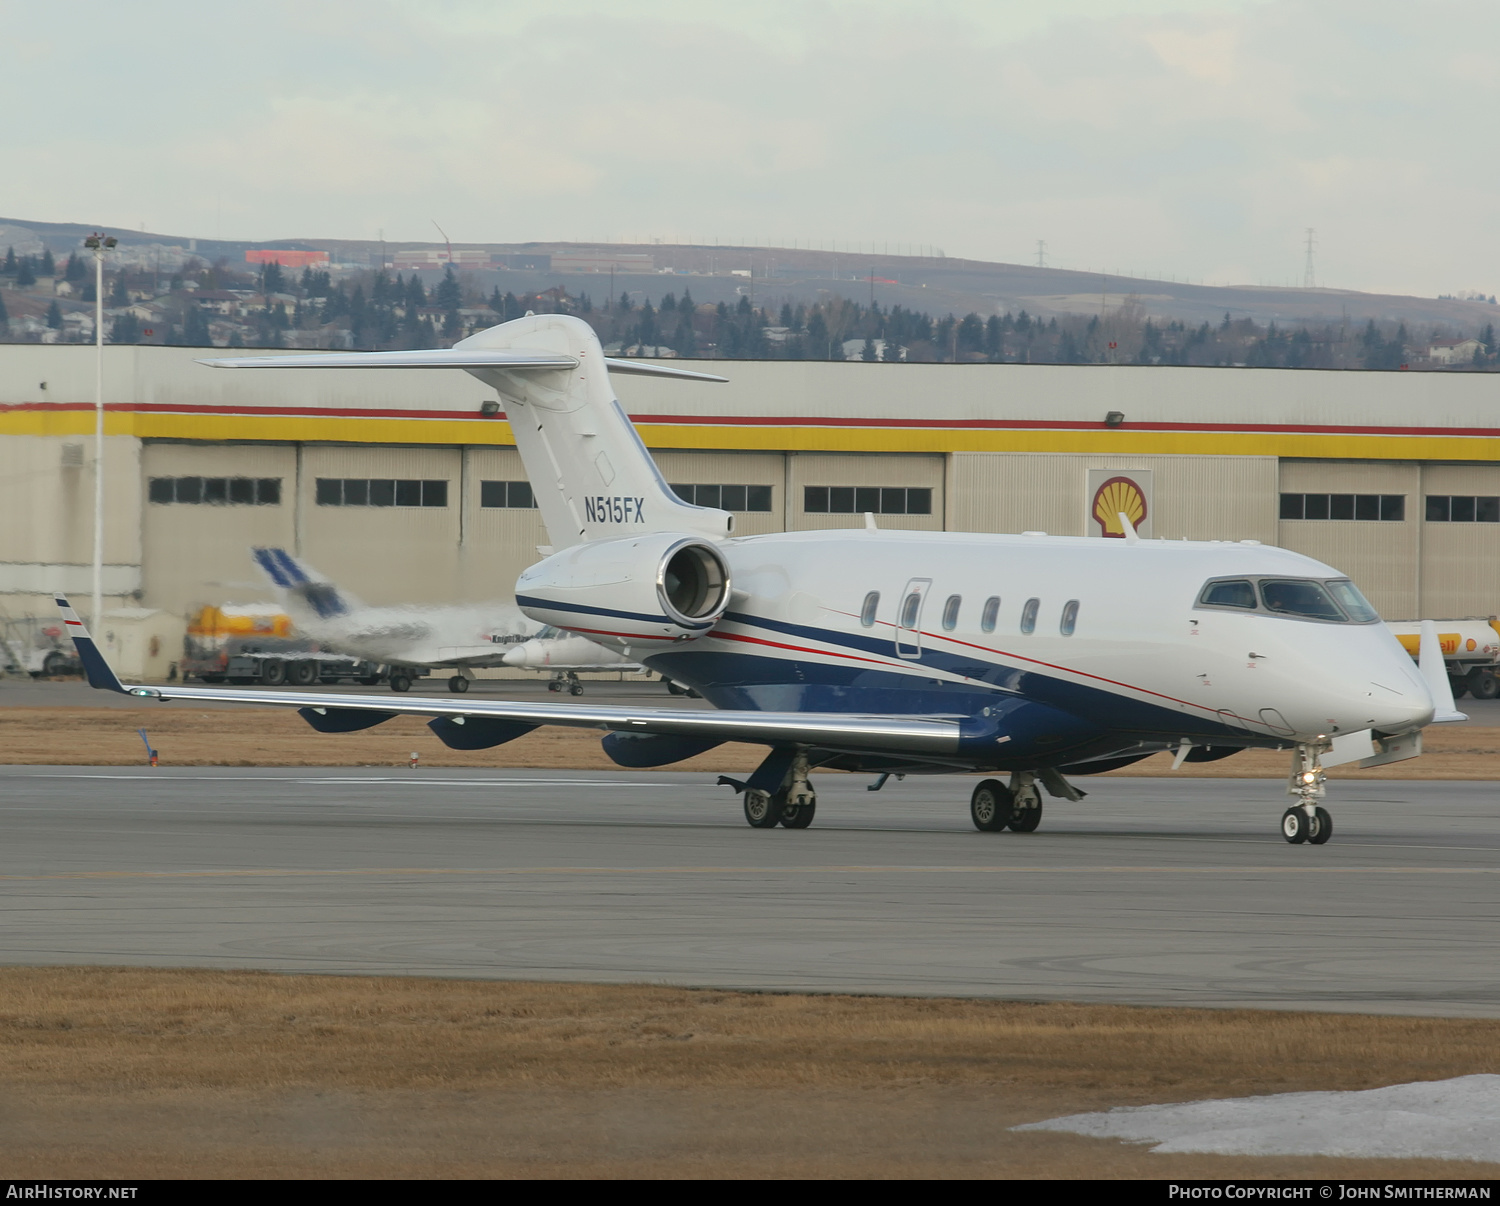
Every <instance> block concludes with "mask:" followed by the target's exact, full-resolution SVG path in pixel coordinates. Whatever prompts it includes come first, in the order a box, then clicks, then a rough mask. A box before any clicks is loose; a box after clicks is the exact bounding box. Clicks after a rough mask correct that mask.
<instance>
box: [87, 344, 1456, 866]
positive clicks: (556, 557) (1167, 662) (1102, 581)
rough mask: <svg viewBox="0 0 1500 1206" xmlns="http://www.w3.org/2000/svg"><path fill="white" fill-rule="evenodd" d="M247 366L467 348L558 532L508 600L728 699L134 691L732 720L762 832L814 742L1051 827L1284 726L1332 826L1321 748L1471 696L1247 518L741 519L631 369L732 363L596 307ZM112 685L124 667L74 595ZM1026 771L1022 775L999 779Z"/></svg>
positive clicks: (1306, 835)
mask: <svg viewBox="0 0 1500 1206" xmlns="http://www.w3.org/2000/svg"><path fill="white" fill-rule="evenodd" d="M208 363H211V364H217V365H222V366H226V367H237V368H243V367H253V368H278V369H288V370H293V371H305V370H311V369H322V368H433V367H453V368H462V369H465V370H467V371H468V372H470V373H472V374H473V375H474V376H476V377H478V378H479V379H481V380H482V381H485V382H487V383H488V384H490V385H491V386H493V387H494V388H495V389H496V390H497V392H498V393H499V395H500V399H501V402H502V403H503V405H504V407H505V411H506V415H507V418H508V419H509V422H510V427H511V430H512V432H513V433H514V438H515V440H516V445H517V448H518V450H519V451H520V454H521V457H522V459H523V461H524V463H525V465H526V470H527V473H528V475H529V476H530V478H531V482H532V486H533V489H534V491H535V497H536V501H537V504H538V506H539V507H540V509H541V512H542V519H543V521H544V522H545V524H546V526H547V530H548V534H549V537H550V539H551V541H552V545H553V548H554V549H555V550H556V551H555V552H553V553H552V554H551V555H550V556H548V557H546V558H545V559H544V560H542V561H540V562H539V563H538V564H536V565H533V566H532V567H530V568H529V569H527V570H526V571H525V572H524V573H523V574H522V575H521V576H520V579H519V580H518V582H517V585H516V601H517V603H518V605H519V606H520V608H521V609H522V610H523V611H524V612H525V614H526V615H527V616H529V617H530V618H531V619H533V620H536V621H537V622H539V623H544V624H549V625H552V626H555V627H557V628H560V629H565V630H568V631H570V632H574V633H577V634H579V635H582V636H586V637H588V638H589V639H591V640H595V641H600V642H604V643H607V644H609V645H610V646H612V647H613V648H615V649H617V650H619V651H620V653H621V654H622V655H623V656H625V657H630V658H638V659H639V660H641V661H642V662H643V663H644V664H645V665H647V666H649V667H650V668H651V669H653V670H657V671H660V672H661V673H663V674H664V675H667V676H669V677H670V678H671V679H672V680H674V681H675V682H677V683H680V684H683V685H685V686H690V687H694V688H696V689H697V690H698V691H699V692H700V693H701V694H702V695H703V697H704V698H705V699H707V700H708V701H709V702H710V703H712V704H713V705H714V707H715V708H716V709H719V710H716V711H710V710H698V711H694V710H672V709H664V708H630V709H626V708H611V707H602V706H589V705H585V704H574V703H555V704H521V703H509V702H499V701H484V702H480V701H466V702H464V703H458V702H457V701H454V700H443V699H416V698H410V699H403V700H401V701H400V702H399V703H392V702H389V701H387V700H383V699H381V700H376V699H372V698H371V697H369V696H361V695H350V694H337V693H319V694H312V695H307V694H298V693H293V692H286V693H282V694H280V695H278V694H276V693H273V692H262V691H255V692H247V691H235V690H227V689H213V688H179V687H173V686H166V687H155V686H152V687H135V688H131V689H130V690H131V691H132V693H134V694H137V695H145V696H154V697H156V698H160V699H214V700H227V701H236V702H244V703H256V704H264V703H266V702H274V703H282V704H287V705H290V706H295V707H298V708H299V709H300V711H301V715H302V716H303V717H304V719H306V720H307V721H308V723H309V724H311V725H312V726H313V727H314V728H316V729H319V730H322V731H325V732H350V731H354V730H357V729H363V728H368V727H371V726H373V725H376V724H380V723H382V722H383V721H385V720H388V719H390V717H392V716H394V715H396V714H397V713H413V714H418V715H426V716H430V717H432V719H431V720H430V722H429V725H430V727H431V728H432V729H433V731H434V732H435V733H436V734H437V735H438V736H439V737H440V738H441V739H442V740H443V741H445V742H446V743H448V744H449V745H450V746H454V747H457V748H463V749H482V748H487V747H490V746H495V745H499V744H501V743H503V742H507V741H512V740H515V739H516V738H519V737H522V736H524V735H525V734H527V733H529V732H530V731H531V730H533V729H535V728H536V727H538V726H539V725H543V724H558V725H570V726H575V727H586V728H595V729H603V730H606V733H607V735H606V736H605V737H604V739H603V745H604V748H605V750H606V752H607V753H608V754H609V756H610V757H611V758H612V759H613V760H614V761H615V762H616V763H618V764H620V765H622V766H631V767H650V766H663V765H667V764H670V763H674V762H678V761H681V760H682V759H685V758H688V757H691V756H693V755H695V754H700V753H703V752H705V751H707V750H710V749H713V748H714V747H715V746H717V745H719V744H721V743H723V742H725V741H747V742H753V743H758V744H761V745H764V746H766V747H768V752H767V754H766V757H765V759H764V761H763V762H762V763H761V764H760V766H759V768H758V769H757V770H756V771H755V772H754V773H753V774H752V775H751V776H750V777H749V779H748V780H746V781H744V782H740V781H737V780H733V779H729V778H727V777H721V779H720V782H721V783H724V784H727V785H729V786H731V787H733V788H734V789H735V791H736V792H737V793H738V794H739V795H740V796H741V799H742V805H743V809H744V815H745V819H746V820H747V821H748V822H749V823H750V824H751V825H753V826H755V827H757V828H771V827H774V826H776V825H778V824H779V825H782V826H784V827H786V828H789V829H800V828H803V827H805V826H807V825H808V824H809V823H810V822H811V821H812V818H813V813H814V809H815V807H816V796H815V794H814V791H813V787H812V784H811V781H810V774H811V772H812V771H813V770H815V769H816V768H819V767H829V768H837V769H841V770H854V771H868V772H874V773H876V774H878V775H879V776H880V778H879V779H878V780H877V781H876V783H875V784H874V785H873V786H874V787H876V788H878V787H880V786H881V785H882V784H884V782H885V781H886V779H888V778H889V777H890V775H892V774H917V773H922V774H942V773H954V772H960V773H979V774H982V775H985V776H986V777H985V778H983V779H982V780H981V781H980V782H979V783H978V785H977V786H976V787H975V788H974V790H973V792H972V794H971V795H970V801H969V812H970V818H971V820H972V821H973V823H974V825H975V826H976V827H977V828H979V829H981V830H991V831H993V830H1000V829H1006V828H1009V829H1011V830H1015V831H1021V832H1029V831H1031V830H1034V829H1036V828H1037V825H1038V823H1039V822H1040V820H1041V816H1042V793H1043V791H1045V792H1046V793H1047V794H1049V795H1050V796H1052V797H1054V798H1060V799H1064V800H1078V799H1080V798H1081V797H1082V795H1083V792H1082V791H1081V790H1079V788H1078V787H1077V786H1075V784H1074V783H1073V782H1071V781H1070V777H1076V776H1080V775H1088V774H1094V773H1098V772H1101V771H1107V770H1112V769H1115V768H1117V767H1121V766H1125V765H1128V764H1130V763H1132V762H1136V761H1139V760H1140V759H1142V758H1146V757H1148V756H1150V755H1151V754H1153V753H1157V752H1160V751H1172V752H1173V753H1174V754H1175V759H1176V761H1175V763H1174V766H1176V765H1180V764H1181V763H1182V762H1184V761H1194V762H1203V761H1213V760H1216V759H1219V758H1224V757H1227V756H1230V755H1232V754H1235V753H1237V752H1238V751H1240V750H1242V749H1245V748H1250V747H1269V748H1278V749H1285V750H1289V751H1290V754H1291V761H1292V767H1291V774H1290V776H1289V786H1288V791H1289V792H1290V794H1291V795H1292V796H1293V797H1294V803H1293V805H1292V806H1291V807H1290V808H1288V809H1287V810H1286V811H1285V812H1284V813H1283V815H1282V819H1281V830H1282V834H1283V836H1284V837H1285V838H1286V839H1287V841H1289V842H1292V843H1303V842H1311V843H1313V844H1321V843H1323V842H1326V841H1327V840H1328V838H1329V836H1330V834H1331V833H1332V820H1331V818H1330V816H1329V814H1328V812H1327V810H1326V809H1325V808H1324V807H1323V806H1322V804H1321V803H1320V801H1321V800H1322V798H1323V796H1324V791H1325V787H1324V771H1325V768H1327V767H1329V766H1335V765H1339V764H1342V763H1349V762H1359V763H1360V764H1361V765H1364V766H1372V765H1379V764H1382V763H1387V762H1394V761H1397V760H1400V759H1403V758H1409V757H1414V756H1415V755H1416V754H1418V753H1420V752H1421V735H1420V731H1421V729H1422V728H1423V727H1424V726H1425V725H1427V724H1430V723H1432V722H1433V720H1434V719H1438V720H1451V719H1462V717H1461V716H1459V714H1458V713H1457V712H1455V710H1454V707H1453V700H1452V695H1451V692H1450V690H1449V687H1448V679H1447V675H1446V674H1445V673H1444V669H1443V662H1442V654H1441V651H1440V650H1439V648H1438V645H1437V638H1436V631H1435V629H1432V628H1431V626H1430V625H1424V629H1423V634H1422V638H1421V649H1420V658H1419V664H1420V670H1419V668H1418V667H1417V666H1414V665H1413V664H1412V661H1411V659H1410V658H1409V657H1408V656H1407V654H1406V653H1405V651H1404V650H1403V649H1402V648H1401V646H1400V645H1399V644H1398V643H1397V641H1396V639H1395V637H1393V636H1392V635H1391V633H1390V632H1389V631H1388V630H1387V629H1386V627H1385V625H1383V624H1382V623H1380V620H1379V617H1378V616H1377V615H1376V614H1375V612H1374V611H1373V610H1372V609H1371V607H1370V605H1369V604H1368V603H1367V602H1366V601H1365V600H1364V599H1363V597H1362V596H1361V595H1360V593H1359V591H1358V590H1357V589H1356V588H1355V586H1354V584H1353V583H1352V582H1350V581H1349V579H1348V578H1347V577H1345V576H1344V575H1342V574H1340V573H1339V572H1338V571H1337V570H1336V569H1334V568H1333V567H1331V566H1328V565H1324V564H1322V563H1320V562H1317V561H1314V560H1312V559H1311V558H1308V557H1303V556H1300V555H1298V554H1296V553H1291V552H1288V551H1286V550H1284V549H1278V548H1269V547H1263V546H1261V545H1259V544H1256V543H1254V542H1242V543H1229V542H1201V541H1165V540H1142V539H1139V538H1138V537H1137V535H1136V532H1135V530H1134V528H1133V527H1132V525H1131V522H1130V519H1129V518H1128V516H1127V515H1125V514H1121V515H1119V516H1118V518H1119V520H1120V525H1119V529H1118V530H1119V532H1120V536H1121V538H1120V539H1104V538H1084V537H1054V536H1047V535H1044V534H1034V533H1026V534H1022V535H1018V536H1010V535H989V534H965V533H955V532H903V531H877V530H875V524H874V519H873V517H872V516H867V526H866V528H865V530H862V531H861V530H855V531H848V530H842V531H814V532H788V533H776V534H771V535H762V536H750V537H744V538H736V537H735V536H734V534H733V523H734V517H733V516H732V515H731V514H729V513H728V512H725V511H721V510H715V509H712V508H704V507H697V506H693V505H691V504H688V503H685V502H683V501H682V500H681V499H679V498H677V497H676V496H675V495H674V494H673V493H672V491H671V489H670V488H669V487H668V486H667V484H666V483H665V481H664V480H663V479H662V477H661V475H660V474H659V473H658V472H657V469H656V466H655V464H654V463H653V462H652V460H651V457H650V456H649V454H648V453H647V452H646V450H645V448H644V446H643V445H642V443H641V441H640V439H639V437H638V436H637V435H636V432H635V429H634V428H633V427H632V425H631V423H630V421H629V419H628V418H627V417H626V415H625V412H624V411H623V410H622V409H621V408H620V405H619V403H618V402H617V401H616V400H615V397H614V394H613V392H612V390H611V387H610V384H609V372H611V371H615V372H635V373H652V374H657V375H661V376H669V377H679V378H690V379H692V378H695V379H698V380H722V379H721V378H713V377H709V376H707V375H706V374H701V373H691V372H687V371H684V370H681V369H674V368H668V367H665V366H659V365H648V364H639V363H633V362H629V361H619V360H609V359H606V358H605V357H604V355H603V353H602V351H601V349H600V347H599V343H598V341H597V339H596V338H595V337H594V333H593V331H592V329H591V328H590V327H589V326H588V325H587V324H586V323H584V322H582V321H580V320H578V319H576V318H572V317H569V316H565V315H538V316H533V317H527V318H522V319H517V320H515V321H513V322H509V323H505V324H503V325H500V326H497V327H493V328H491V329H490V330H488V331H483V332H481V333H479V334H477V335H474V336H472V337H470V338H469V339H466V340H463V341H462V342H460V343H459V344H457V345H455V346H454V347H453V348H451V349H446V350H437V351H413V352H383V353H364V354H357V353H349V354H336V355H310V356H296V357H288V356H275V357H267V358H242V359H233V360H219V361H210V362H208ZM62 606H63V608H64V614H65V616H66V617H67V622H68V625H69V631H70V632H71V633H73V634H74V639H75V644H76V645H77V646H78V648H79V651H80V655H81V656H82V657H83V659H84V661H85V665H86V667H87V671H88V674H89V679H90V681H91V682H92V683H93V684H94V685H95V686H99V687H107V688H110V689H114V690H125V688H123V687H122V686H121V685H120V684H119V682H118V680H117V679H116V678H115V676H114V673H113V671H111V670H110V668H109V667H108V665H107V664H106V663H105V662H104V661H103V659H102V657H101V656H100V654H99V652H98V650H97V648H95V646H94V645H93V642H92V641H90V640H88V638H87V634H86V633H85V632H84V630H83V628H82V625H81V624H79V622H78V620H77V617H76V616H74V615H73V614H72V612H71V609H69V608H67V605H66V603H65V602H62ZM1002 774H1004V775H1008V782H1005V781H1002V780H1001V779H1000V778H998V777H995V776H999V775H1002Z"/></svg>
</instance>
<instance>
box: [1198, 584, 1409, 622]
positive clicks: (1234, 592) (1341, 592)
mask: <svg viewBox="0 0 1500 1206" xmlns="http://www.w3.org/2000/svg"><path fill="white" fill-rule="evenodd" d="M1198 606H1199V607H1215V608H1218V607H1223V608H1234V609H1236V610H1240V611H1253V612H1259V613H1260V614H1262V615H1273V616H1292V617H1295V618H1297V619H1301V620H1322V621H1323V622H1324V623H1329V624H1349V623H1354V624H1372V623H1374V622H1375V621H1377V620H1379V619H1380V617H1379V615H1377V614H1376V612H1375V609H1374V608H1373V607H1371V606H1370V604H1369V601H1368V600H1366V599H1365V597H1364V595H1362V594H1360V593H1359V587H1357V586H1355V585H1354V583H1353V582H1351V581H1349V579H1348V578H1335V579H1333V580H1331V581H1328V580H1322V581H1320V580H1317V579H1313V578H1259V579H1251V578H1217V579H1214V580H1213V581H1211V582H1208V583H1206V584H1205V585H1204V587H1203V590H1202V591H1201V592H1200V593H1199V595H1198Z"/></svg>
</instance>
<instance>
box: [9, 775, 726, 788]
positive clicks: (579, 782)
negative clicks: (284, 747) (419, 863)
mask: <svg viewBox="0 0 1500 1206" xmlns="http://www.w3.org/2000/svg"><path fill="white" fill-rule="evenodd" d="M24 777H25V778H28V779H110V780H122V781H124V782H126V783H155V782H161V783H299V784H303V785H307V784H322V783H329V784H334V785H337V786H343V787H347V786H348V785H349V784H351V783H357V784H367V783H371V784H390V783H398V784H400V785H401V786H402V787H411V786H414V785H417V784H420V785H422V786H426V787H683V786H697V785H696V784H681V783H645V782H641V781H640V780H637V779H429V778H427V777H425V776H423V777H420V778H418V777H416V776H412V777H402V776H399V775H398V776H396V777H394V778H381V779H375V778H368V779H366V778H359V777H353V776H351V777H340V778H336V779H335V778H330V777H328V776H324V775H319V776H310V775H309V776H303V775H166V776H162V777H161V778H160V779H156V778H153V776H152V775H150V774H149V773H148V774H141V775H26V776H24Z"/></svg>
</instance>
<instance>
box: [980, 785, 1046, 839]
mask: <svg viewBox="0 0 1500 1206" xmlns="http://www.w3.org/2000/svg"><path fill="white" fill-rule="evenodd" d="M969 819H970V820H971V821H973V822H974V828H975V829H979V830H983V831H984V832H985V833H999V832H1001V831H1002V830H1004V829H1010V830H1013V831H1014V832H1016V833H1034V832H1035V831H1036V827H1037V826H1038V825H1040V824H1041V823H1042V793H1041V792H1039V791H1038V790H1037V786H1036V776H1035V775H1033V774H1032V773H1031V772H1029V771H1016V772H1015V773H1013V774H1012V775H1011V777H1010V786H1009V787H1007V786H1006V785H1005V784H1004V783H1002V782H1000V780H999V779H981V780H980V781H979V786H977V787H976V788H975V789H974V794H973V795H971V796H970V797H969Z"/></svg>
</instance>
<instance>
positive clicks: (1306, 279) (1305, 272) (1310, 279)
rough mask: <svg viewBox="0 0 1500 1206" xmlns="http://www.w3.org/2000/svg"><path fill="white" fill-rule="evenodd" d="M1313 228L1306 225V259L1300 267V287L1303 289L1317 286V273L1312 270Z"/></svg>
mask: <svg viewBox="0 0 1500 1206" xmlns="http://www.w3.org/2000/svg"><path fill="white" fill-rule="evenodd" d="M1313 234H1314V231H1313V228H1312V227H1311V226H1309V227H1307V260H1306V262H1305V263H1304V264H1303V267H1302V287H1303V288H1304V289H1316V288H1317V287H1318V275H1317V273H1316V272H1314V271H1313V247H1314V246H1315V245H1316V243H1315V241H1314V239H1313Z"/></svg>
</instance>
